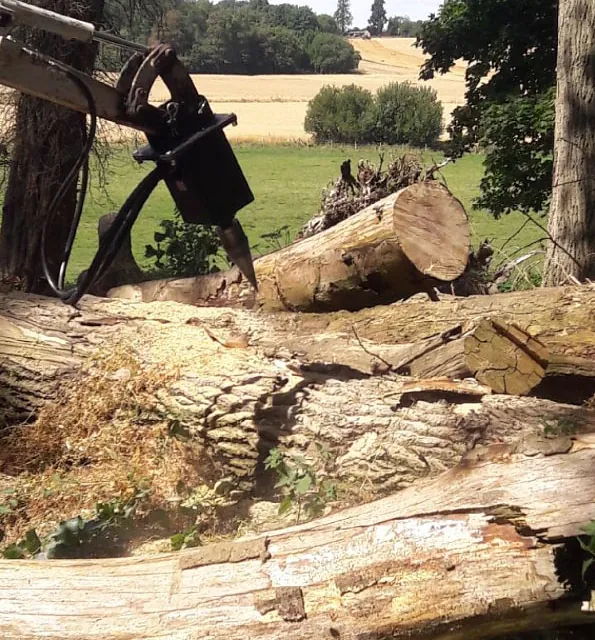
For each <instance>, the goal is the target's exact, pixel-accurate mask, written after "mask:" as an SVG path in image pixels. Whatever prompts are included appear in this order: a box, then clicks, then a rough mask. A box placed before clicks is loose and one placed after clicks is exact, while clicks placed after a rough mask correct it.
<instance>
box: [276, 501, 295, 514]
mask: <svg viewBox="0 0 595 640" xmlns="http://www.w3.org/2000/svg"><path fill="white" fill-rule="evenodd" d="M292 505H293V500H292V499H291V497H290V496H287V497H286V498H283V500H281V502H280V504H279V512H278V513H279V515H280V516H282V515H283V514H284V513H287V512H288V511H289V510H290V509H291V507H292Z"/></svg>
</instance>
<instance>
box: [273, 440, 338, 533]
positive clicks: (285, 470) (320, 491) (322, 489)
mask: <svg viewBox="0 0 595 640" xmlns="http://www.w3.org/2000/svg"><path fill="white" fill-rule="evenodd" d="M316 446H317V449H318V453H319V455H320V457H321V458H322V460H323V462H324V466H325V467H326V466H327V465H328V464H329V463H330V461H331V460H332V457H333V456H332V454H331V453H330V452H329V451H328V450H327V449H325V448H324V447H322V446H321V445H316ZM265 469H271V470H273V471H274V472H275V473H276V474H277V476H278V480H277V483H276V484H275V488H277V489H280V490H281V493H282V494H283V496H284V497H283V499H282V500H281V503H280V504H279V515H283V514H284V513H287V512H288V511H289V510H290V509H291V508H292V507H296V508H297V515H296V521H297V522H299V521H300V517H301V515H302V512H303V513H304V514H305V515H306V517H308V518H313V517H316V516H317V515H320V514H321V513H322V512H323V511H324V507H325V506H326V505H327V504H328V503H329V502H332V501H334V500H336V499H337V486H336V484H335V483H334V482H333V480H332V479H331V478H330V476H328V475H327V474H326V473H324V472H322V473H320V472H318V473H317V472H316V471H315V469H314V467H313V466H312V464H310V463H309V462H308V461H307V460H306V459H305V458H304V457H302V456H299V455H290V456H287V455H284V454H283V453H282V452H281V451H280V450H279V449H278V448H276V447H275V448H274V449H271V451H270V452H269V455H268V457H267V458H266V459H265Z"/></svg>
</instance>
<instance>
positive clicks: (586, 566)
mask: <svg viewBox="0 0 595 640" xmlns="http://www.w3.org/2000/svg"><path fill="white" fill-rule="evenodd" d="M594 562H595V558H588V559H587V560H585V561H584V562H583V570H582V572H581V576H582V578H583V580H584V579H585V576H586V575H587V571H588V570H589V567H590V566H591V565H592V564H593V563H594Z"/></svg>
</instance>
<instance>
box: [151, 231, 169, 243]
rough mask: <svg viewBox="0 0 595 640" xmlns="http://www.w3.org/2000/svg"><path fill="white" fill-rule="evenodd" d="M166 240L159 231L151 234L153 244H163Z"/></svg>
mask: <svg viewBox="0 0 595 640" xmlns="http://www.w3.org/2000/svg"><path fill="white" fill-rule="evenodd" d="M166 238H167V236H166V235H165V234H164V233H159V231H155V233H154V234H153V239H154V240H155V242H163V241H164V240H165V239H166Z"/></svg>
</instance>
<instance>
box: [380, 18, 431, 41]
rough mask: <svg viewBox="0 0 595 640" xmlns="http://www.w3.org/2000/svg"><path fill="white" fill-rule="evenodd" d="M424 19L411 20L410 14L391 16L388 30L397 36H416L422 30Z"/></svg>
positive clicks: (390, 33)
mask: <svg viewBox="0 0 595 640" xmlns="http://www.w3.org/2000/svg"><path fill="white" fill-rule="evenodd" d="M422 26H423V20H411V18H409V17H408V16H394V17H392V18H389V20H388V23H387V25H386V32H387V33H388V35H389V36H393V37H396V38H415V37H417V36H418V35H419V33H420V32H421V29H422Z"/></svg>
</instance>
